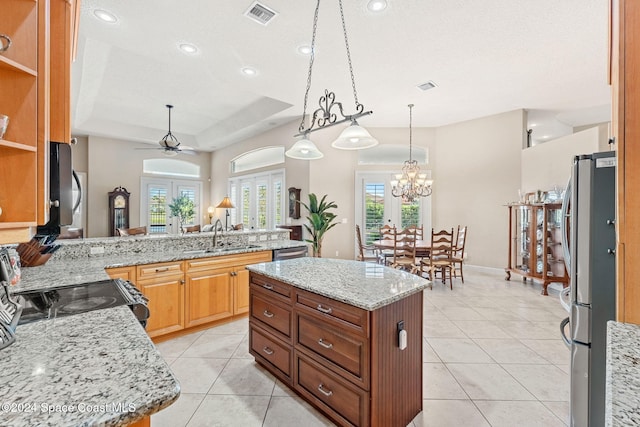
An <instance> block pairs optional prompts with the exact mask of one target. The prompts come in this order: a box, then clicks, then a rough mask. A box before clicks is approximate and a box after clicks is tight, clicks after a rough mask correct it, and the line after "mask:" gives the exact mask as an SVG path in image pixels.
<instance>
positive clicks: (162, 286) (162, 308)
mask: <svg viewBox="0 0 640 427" xmlns="http://www.w3.org/2000/svg"><path fill="white" fill-rule="evenodd" d="M138 289H140V291H141V292H142V293H143V294H144V296H146V297H147V298H149V303H148V307H149V312H150V316H149V321H148V322H147V333H148V334H149V336H150V337H155V336H158V335H163V334H167V333H169V332H174V331H179V330H181V329H184V279H183V276H182V275H180V276H178V275H173V276H163V277H159V278H157V279H146V280H139V281H138Z"/></svg>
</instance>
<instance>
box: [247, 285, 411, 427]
mask: <svg viewBox="0 0 640 427" xmlns="http://www.w3.org/2000/svg"><path fill="white" fill-rule="evenodd" d="M250 277H251V284H250V288H249V290H250V316H249V352H250V353H251V355H253V356H254V357H255V359H256V361H257V362H258V363H260V364H261V365H262V366H264V367H265V368H266V369H267V370H269V371H270V372H271V373H272V374H273V375H274V376H276V377H277V378H278V379H280V380H281V381H282V382H284V383H285V384H287V385H288V386H289V387H291V388H292V389H294V390H295V391H296V392H297V393H298V394H299V395H300V396H302V397H303V398H304V399H305V400H306V401H307V402H309V403H311V404H312V405H313V406H315V407H316V408H318V409H319V410H320V411H322V412H323V413H324V414H326V415H327V416H328V417H329V418H331V419H332V420H333V421H335V422H336V423H337V424H338V425H341V426H390V425H407V424H409V423H410V422H411V420H412V419H413V418H414V417H415V416H416V415H417V414H418V413H419V412H420V410H421V409H422V292H419V293H416V294H413V295H410V296H408V297H406V298H404V299H401V300H399V301H396V302H393V303H391V304H389V305H386V306H384V307H381V308H378V309H376V310H374V311H367V310H363V309H361V308H358V307H354V306H352V305H349V304H346V303H344V302H340V301H336V300H334V299H331V298H328V297H325V296H321V295H318V294H315V293H312V292H308V291H305V290H302V289H298V288H295V287H292V286H291V285H289V284H286V283H284V282H281V281H278V280H275V279H273V278H270V277H266V276H263V275H261V274H258V273H255V272H251V273H250ZM399 322H404V325H405V330H406V331H407V333H408V338H407V339H408V343H409V345H408V346H407V348H406V349H404V350H400V349H399V348H398V341H397V340H398V323H399Z"/></svg>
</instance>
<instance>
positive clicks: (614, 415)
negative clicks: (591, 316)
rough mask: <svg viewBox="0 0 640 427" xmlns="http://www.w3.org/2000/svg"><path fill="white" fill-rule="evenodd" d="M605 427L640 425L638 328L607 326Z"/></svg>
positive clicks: (615, 324)
mask: <svg viewBox="0 0 640 427" xmlns="http://www.w3.org/2000/svg"><path fill="white" fill-rule="evenodd" d="M606 390H607V392H606V404H605V422H606V426H607V427H623V426H624V427H626V426H637V425H640V325H633V324H629V323H620V322H614V321H609V322H607V381H606Z"/></svg>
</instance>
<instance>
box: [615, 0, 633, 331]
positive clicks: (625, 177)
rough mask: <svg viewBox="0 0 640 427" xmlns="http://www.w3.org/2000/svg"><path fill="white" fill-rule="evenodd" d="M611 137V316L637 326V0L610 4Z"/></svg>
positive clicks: (618, 0)
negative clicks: (614, 165)
mask: <svg viewBox="0 0 640 427" xmlns="http://www.w3.org/2000/svg"><path fill="white" fill-rule="evenodd" d="M610 16H611V20H612V22H611V26H610V28H611V59H612V64H611V65H612V66H611V84H612V87H611V95H612V103H611V104H612V123H611V124H612V126H611V127H612V135H613V137H614V138H615V142H616V144H615V148H616V154H617V162H618V164H617V168H616V175H617V176H616V178H617V179H616V186H617V209H616V233H617V247H616V298H617V304H616V309H617V310H616V320H618V321H620V322H627V323H636V324H640V288H639V287H638V286H637V283H638V277H640V263H638V259H640V215H638V207H639V206H640V174H638V172H637V165H638V164H640V145H639V144H638V140H640V87H639V86H638V73H637V70H638V69H640V37H639V32H638V28H639V26H640V2H638V1H636V0H612V2H611V14H610Z"/></svg>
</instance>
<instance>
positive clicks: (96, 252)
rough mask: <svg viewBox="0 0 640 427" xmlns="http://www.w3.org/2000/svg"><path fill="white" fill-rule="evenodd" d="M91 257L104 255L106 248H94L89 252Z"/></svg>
mask: <svg viewBox="0 0 640 427" xmlns="http://www.w3.org/2000/svg"><path fill="white" fill-rule="evenodd" d="M89 251H90V253H91V255H99V254H103V253H104V246H92V247H91V249H90V250H89Z"/></svg>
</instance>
